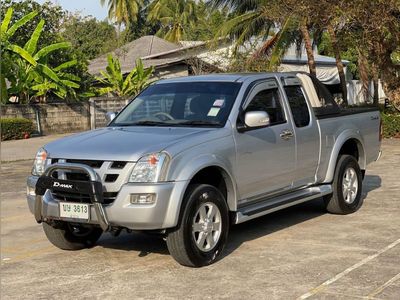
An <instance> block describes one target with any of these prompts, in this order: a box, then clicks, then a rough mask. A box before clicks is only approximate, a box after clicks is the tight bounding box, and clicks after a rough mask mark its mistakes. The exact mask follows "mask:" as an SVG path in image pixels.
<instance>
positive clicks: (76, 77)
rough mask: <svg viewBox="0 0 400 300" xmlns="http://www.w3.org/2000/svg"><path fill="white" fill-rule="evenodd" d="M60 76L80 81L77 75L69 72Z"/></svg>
mask: <svg viewBox="0 0 400 300" xmlns="http://www.w3.org/2000/svg"><path fill="white" fill-rule="evenodd" d="M62 77H63V78H65V79H68V80H73V81H81V78H80V77H79V76H76V75H74V74H70V73H63V75H62Z"/></svg>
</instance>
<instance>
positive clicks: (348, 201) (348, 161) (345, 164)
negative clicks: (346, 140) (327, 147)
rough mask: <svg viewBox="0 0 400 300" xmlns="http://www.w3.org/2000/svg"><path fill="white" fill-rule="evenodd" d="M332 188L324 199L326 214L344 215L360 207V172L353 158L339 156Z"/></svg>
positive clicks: (361, 201) (361, 200)
mask: <svg viewBox="0 0 400 300" xmlns="http://www.w3.org/2000/svg"><path fill="white" fill-rule="evenodd" d="M332 187H333V193H332V194H331V195H328V196H325V197H324V200H325V204H326V209H327V210H328V212H330V213H333V214H342V215H345V214H350V213H353V212H355V211H357V210H358V209H359V208H360V207H361V205H362V203H363V199H362V197H361V191H362V172H361V170H360V167H359V165H358V162H357V160H356V159H355V158H354V157H353V156H351V155H341V156H339V158H338V161H337V164H336V169H335V175H334V179H333V184H332Z"/></svg>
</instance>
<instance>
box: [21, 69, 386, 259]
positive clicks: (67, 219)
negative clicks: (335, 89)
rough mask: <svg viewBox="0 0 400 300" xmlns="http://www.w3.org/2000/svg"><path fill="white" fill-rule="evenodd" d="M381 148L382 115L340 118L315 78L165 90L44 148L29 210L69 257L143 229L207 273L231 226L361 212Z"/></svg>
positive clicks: (241, 80) (234, 78) (229, 78)
mask: <svg viewBox="0 0 400 300" xmlns="http://www.w3.org/2000/svg"><path fill="white" fill-rule="evenodd" d="M380 139H381V138H380V117H379V112H378V111H377V110H373V109H372V110H371V109H349V110H342V109H340V108H339V107H338V106H337V105H336V103H335V102H334V100H333V98H332V96H331V95H330V94H329V92H328V91H327V89H326V88H325V87H324V86H323V85H322V84H321V83H320V82H318V80H317V79H316V78H313V77H312V76H310V75H307V74H303V73H298V74H294V73H259V74H222V75H205V76H193V77H182V78H176V79H169V80H162V81H159V82H157V83H155V84H152V85H151V86H150V87H148V88H147V89H146V90H144V91H143V92H142V93H141V94H140V95H138V96H137V97H136V98H135V99H133V100H132V101H131V102H130V103H129V104H128V105H127V106H126V107H125V108H124V109H123V110H122V111H121V112H119V113H118V114H117V115H116V117H115V118H113V119H112V120H110V123H109V124H108V126H107V127H106V128H101V129H96V130H93V131H89V132H84V133H80V134H76V135H73V136H70V137H66V138H63V139H61V140H58V141H55V142H52V143H49V144H47V145H46V146H44V148H42V149H40V150H39V151H38V153H37V155H36V159H35V162H34V166H33V170H32V176H30V177H29V178H28V188H27V198H28V204H29V208H30V210H31V212H32V213H33V214H34V216H35V219H36V221H37V222H39V223H42V224H43V229H44V232H45V234H46V236H47V238H48V239H49V241H50V242H51V243H53V244H54V245H55V246H57V247H59V248H61V249H65V250H78V249H82V248H85V247H90V246H93V245H94V244H95V243H96V241H97V240H98V239H99V238H100V236H101V234H102V233H103V232H107V231H108V232H111V233H112V234H114V235H118V234H119V233H120V232H121V230H124V229H125V230H127V231H128V232H131V231H136V230H139V231H144V232H152V233H159V234H162V235H164V236H165V239H166V242H167V246H168V249H169V251H170V253H171V255H172V256H173V257H174V258H175V259H176V260H177V261H178V262H179V263H180V264H182V265H185V266H192V267H200V266H204V265H208V264H211V263H212V262H214V261H215V260H216V259H217V257H218V255H219V254H220V253H221V251H222V249H223V247H224V245H225V243H226V241H227V237H228V232H229V228H230V226H231V225H233V224H238V223H242V222H245V221H248V220H251V219H254V218H257V217H259V216H263V215H266V214H268V213H271V212H274V211H277V210H280V209H283V208H286V207H289V206H292V205H296V204H298V203H301V202H305V201H309V200H312V199H317V198H323V199H324V201H325V204H326V209H327V211H329V212H331V213H335V214H349V213H353V212H355V211H357V210H358V209H359V208H360V207H361V205H362V203H363V198H362V196H361V189H362V180H363V177H364V174H365V171H366V168H367V165H368V164H369V163H371V162H373V161H375V160H377V159H378V158H379V155H380Z"/></svg>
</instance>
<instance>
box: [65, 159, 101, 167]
mask: <svg viewBox="0 0 400 300" xmlns="http://www.w3.org/2000/svg"><path fill="white" fill-rule="evenodd" d="M66 162H68V163H74V164H82V165H87V166H89V167H91V168H93V169H100V168H101V166H102V165H103V163H104V161H103V160H81V159H67V160H66Z"/></svg>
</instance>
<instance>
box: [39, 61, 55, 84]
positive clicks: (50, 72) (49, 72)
mask: <svg viewBox="0 0 400 300" xmlns="http://www.w3.org/2000/svg"><path fill="white" fill-rule="evenodd" d="M40 68H41V70H42V72H43V74H45V75H46V76H47V77H49V78H50V79H51V80H53V81H55V82H60V78H58V76H57V74H56V73H55V72H54V71H53V70H52V69H50V68H49V67H48V66H46V65H43V64H40Z"/></svg>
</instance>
